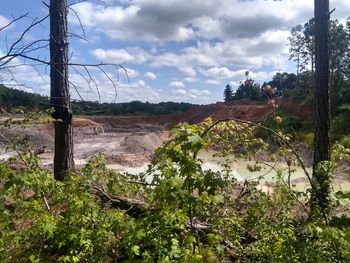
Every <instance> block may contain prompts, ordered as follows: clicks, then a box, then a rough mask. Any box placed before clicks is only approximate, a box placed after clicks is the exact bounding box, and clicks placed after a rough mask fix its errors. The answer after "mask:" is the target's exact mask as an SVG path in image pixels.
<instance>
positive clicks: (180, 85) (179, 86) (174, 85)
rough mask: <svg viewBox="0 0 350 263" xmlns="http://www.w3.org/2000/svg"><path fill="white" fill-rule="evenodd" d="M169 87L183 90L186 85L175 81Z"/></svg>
mask: <svg viewBox="0 0 350 263" xmlns="http://www.w3.org/2000/svg"><path fill="white" fill-rule="evenodd" d="M169 86H170V87H173V88H185V87H186V85H185V84H184V83H183V82H181V81H177V80H175V81H172V82H170V83H169Z"/></svg>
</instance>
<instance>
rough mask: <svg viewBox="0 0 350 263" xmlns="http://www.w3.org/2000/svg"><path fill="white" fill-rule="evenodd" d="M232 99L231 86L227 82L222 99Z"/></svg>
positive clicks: (226, 100)
mask: <svg viewBox="0 0 350 263" xmlns="http://www.w3.org/2000/svg"><path fill="white" fill-rule="evenodd" d="M232 99H233V91H232V87H231V86H230V85H229V84H227V85H226V87H225V90H224V101H225V102H229V101H232Z"/></svg>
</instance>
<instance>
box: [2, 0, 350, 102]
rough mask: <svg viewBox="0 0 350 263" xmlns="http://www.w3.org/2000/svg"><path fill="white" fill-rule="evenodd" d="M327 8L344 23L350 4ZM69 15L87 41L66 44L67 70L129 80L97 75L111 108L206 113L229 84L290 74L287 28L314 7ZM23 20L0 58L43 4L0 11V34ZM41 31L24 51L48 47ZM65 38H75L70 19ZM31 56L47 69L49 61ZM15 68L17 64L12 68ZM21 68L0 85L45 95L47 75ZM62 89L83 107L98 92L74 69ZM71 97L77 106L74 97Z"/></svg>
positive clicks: (101, 0) (97, 4) (337, 1)
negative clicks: (183, 106) (157, 106)
mask: <svg viewBox="0 0 350 263" xmlns="http://www.w3.org/2000/svg"><path fill="white" fill-rule="evenodd" d="M74 2H75V1H73V0H69V1H68V3H70V4H71V3H74ZM330 5H331V9H332V8H334V7H335V8H336V10H335V12H334V13H333V14H332V18H333V19H335V18H337V19H339V20H340V21H342V22H344V21H345V19H346V18H347V16H349V15H350V1H344V0H333V1H330ZM72 8H73V9H74V10H75V12H76V13H77V14H78V15H79V18H80V21H81V23H82V24H83V27H84V30H85V33H86V38H87V39H88V41H84V40H82V39H79V38H77V37H70V39H69V43H70V46H69V48H70V61H71V62H75V63H78V62H79V63H99V62H106V63H115V64H122V65H123V66H124V67H126V68H127V70H128V78H127V77H126V76H125V73H124V72H123V71H122V70H119V78H118V72H116V70H115V69H114V68H112V67H109V68H108V67H107V68H105V71H106V72H107V74H108V76H109V77H110V78H111V79H113V80H114V81H115V83H116V84H117V90H118V97H117V100H116V102H125V101H132V100H141V101H149V102H160V101H186V102H193V103H200V104H205V103H211V102H216V101H220V100H222V97H223V96H222V94H223V89H224V87H225V85H226V84H227V83H231V85H232V86H233V87H234V88H236V87H237V86H238V83H239V81H241V80H243V79H244V78H245V76H244V72H245V71H247V70H249V71H250V72H251V73H250V74H251V77H252V78H253V79H255V80H256V81H257V82H259V83H262V82H263V81H267V80H270V79H271V78H272V76H273V75H274V73H276V72H278V71H289V72H291V71H295V70H294V65H293V64H292V63H291V62H289V61H288V57H289V55H288V45H287V44H288V40H287V37H288V36H289V31H290V29H291V28H292V27H293V26H295V25H297V24H304V23H305V22H306V21H307V20H308V19H309V18H311V17H312V16H313V1H312V0H283V1H272V0H271V1H269V0H267V1H265V0H255V1H254V0H253V1H248V0H220V1H219V0H206V1H204V0H191V1H188V0H89V1H85V2H82V3H79V4H75V5H73V6H72ZM26 12H29V15H28V18H25V19H23V20H21V21H19V22H18V23H15V24H14V25H13V26H11V27H10V28H8V29H6V30H4V31H1V32H0V54H1V53H4V52H6V50H7V48H8V45H9V43H11V41H13V40H14V39H16V37H18V35H19V34H20V33H21V32H22V31H23V29H24V28H25V27H26V26H27V25H28V24H29V23H30V22H31V19H33V18H37V17H38V18H41V17H44V16H45V15H46V14H47V13H48V9H47V7H46V6H45V5H44V4H43V3H42V1H41V0H11V1H2V3H1V10H0V27H1V26H3V25H5V24H6V23H7V22H8V21H10V20H11V18H12V17H18V16H19V15H22V14H24V13H26ZM48 25H49V24H48V21H45V22H43V23H42V24H41V25H39V26H37V27H36V28H34V29H33V30H31V31H30V32H29V33H28V34H27V35H26V37H25V39H24V43H26V42H30V41H33V40H36V39H40V38H43V39H48V34H49V26H48ZM69 32H70V33H73V34H76V35H80V36H82V35H83V33H82V30H81V27H80V24H79V22H78V19H77V18H76V16H75V14H74V12H72V11H70V12H69ZM33 55H35V56H39V57H40V58H41V59H47V57H48V52H47V50H41V51H40V52H37V53H35V54H33ZM22 62H23V61H21V60H19V59H15V60H14V61H12V64H13V65H18V64H21V63H22ZM25 63H26V64H27V65H25V66H19V67H15V68H13V70H12V72H11V75H9V73H8V72H4V71H0V77H1V81H2V82H3V83H5V84H7V85H8V86H13V87H17V88H21V89H24V90H27V91H31V92H38V93H41V94H45V95H48V94H49V83H48V80H49V72H48V69H47V68H46V67H45V66H40V65H37V66H35V67H33V66H31V65H30V61H25ZM78 70H79V69H78ZM38 72H40V74H38ZM81 73H83V74H85V73H84V72H83V71H81ZM91 74H92V75H93V76H94V79H95V81H96V83H97V84H98V86H99V92H100V95H101V101H102V102H110V101H113V100H114V98H115V90H114V87H113V85H112V83H111V82H110V81H109V79H108V78H107V77H106V76H105V75H104V74H103V73H102V72H101V71H99V70H97V69H94V70H92V71H91ZM85 75H86V74H85ZM70 79H71V81H72V83H74V85H75V86H76V88H77V89H78V90H79V92H80V94H81V95H82V96H83V98H84V99H88V100H98V95H97V90H96V88H94V87H89V85H88V83H87V82H86V79H84V78H83V77H82V76H81V75H79V74H77V72H75V70H74V69H73V68H71V69H70ZM92 86H93V85H92ZM71 95H72V98H78V96H77V93H76V91H75V89H74V88H73V87H71Z"/></svg>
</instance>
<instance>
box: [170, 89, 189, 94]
mask: <svg viewBox="0 0 350 263" xmlns="http://www.w3.org/2000/svg"><path fill="white" fill-rule="evenodd" d="M172 93H173V94H175V95H186V94H187V91H186V90H184V89H175V90H172Z"/></svg>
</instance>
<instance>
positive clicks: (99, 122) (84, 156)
mask: <svg viewBox="0 0 350 263" xmlns="http://www.w3.org/2000/svg"><path fill="white" fill-rule="evenodd" d="M273 111H274V109H273V108H272V107H271V106H268V105H266V104H265V105H264V104H254V103H251V102H249V101H245V102H236V103H232V104H226V103H216V104H210V105H200V106H194V107H192V108H190V109H189V110H188V111H187V112H184V113H181V114H177V115H164V116H76V117H75V118H74V119H73V126H74V158H75V162H76V164H77V165H79V164H84V163H86V161H87V160H88V159H89V158H91V157H93V156H95V155H97V154H99V153H103V154H104V155H105V156H106V159H107V162H108V163H109V164H121V165H126V166H136V167H137V166H142V165H143V164H145V163H147V162H149V161H150V159H151V158H152V156H153V151H154V149H155V148H157V147H159V146H160V145H161V144H162V142H163V141H165V140H166V139H167V137H168V131H169V129H170V128H171V127H174V126H175V125H176V124H178V123H181V122H188V123H191V124H193V123H198V122H200V121H202V120H204V119H205V118H207V117H212V118H213V119H214V120H219V119H227V118H238V119H244V120H250V121H261V120H263V119H265V118H266V117H267V116H269V115H270V114H271V113H272V112H273ZM0 132H1V133H2V134H4V135H5V136H6V138H7V139H8V140H9V141H11V142H14V141H16V139H17V138H18V137H20V138H21V140H23V141H24V140H27V141H30V143H31V145H32V148H33V149H34V150H36V151H38V152H40V150H41V149H43V147H44V146H45V149H44V153H42V154H40V157H41V159H42V160H43V164H44V165H48V166H50V165H51V164H52V162H53V161H52V160H53V145H54V144H53V141H54V127H53V124H37V125H34V126H32V127H30V128H25V129H23V128H22V127H19V126H11V127H10V128H0ZM7 143H8V142H7V141H6V140H5V139H4V138H0V149H1V150H2V151H1V153H0V158H2V159H4V158H6V157H7V156H9V155H11V154H13V152H8V151H7V150H6V145H7Z"/></svg>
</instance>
